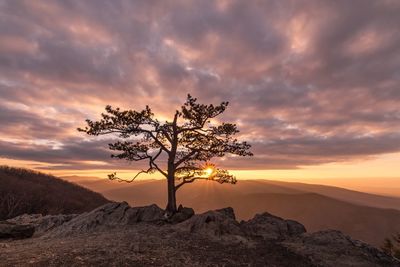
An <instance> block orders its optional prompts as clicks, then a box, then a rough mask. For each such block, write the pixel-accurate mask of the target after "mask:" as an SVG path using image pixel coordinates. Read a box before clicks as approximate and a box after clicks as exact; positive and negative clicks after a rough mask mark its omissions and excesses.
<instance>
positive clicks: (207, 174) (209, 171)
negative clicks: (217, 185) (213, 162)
mask: <svg viewBox="0 0 400 267" xmlns="http://www.w3.org/2000/svg"><path fill="white" fill-rule="evenodd" d="M204 172H205V174H206V176H207V177H210V176H211V175H212V174H213V172H214V169H213V168H211V167H207V168H206V169H205V170H204Z"/></svg>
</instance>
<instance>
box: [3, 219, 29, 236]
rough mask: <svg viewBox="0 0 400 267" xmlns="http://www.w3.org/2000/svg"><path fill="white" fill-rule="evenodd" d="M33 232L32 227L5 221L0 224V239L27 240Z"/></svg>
mask: <svg viewBox="0 0 400 267" xmlns="http://www.w3.org/2000/svg"><path fill="white" fill-rule="evenodd" d="M34 232H35V227H34V226H33V225H21V224H16V223H11V222H7V221H2V222H0V238H1V239H8V238H13V239H21V238H29V237H31V236H32V235H33V233H34Z"/></svg>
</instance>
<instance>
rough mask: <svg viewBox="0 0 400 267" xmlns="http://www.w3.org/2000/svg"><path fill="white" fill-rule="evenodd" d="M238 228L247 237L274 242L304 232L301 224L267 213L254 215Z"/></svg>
mask: <svg viewBox="0 0 400 267" xmlns="http://www.w3.org/2000/svg"><path fill="white" fill-rule="evenodd" d="M240 226H241V228H242V230H243V231H244V232H245V233H246V234H247V235H248V236H260V237H262V238H264V239H274V240H282V239H285V238H288V237H292V236H298V235H301V234H303V233H305V232H306V229H305V227H304V226H303V225H302V224H301V223H298V222H296V221H293V220H284V219H282V218H280V217H277V216H274V215H271V214H269V213H267V212H264V213H262V214H256V216H254V218H253V219H251V220H249V221H247V222H242V223H241V225H240Z"/></svg>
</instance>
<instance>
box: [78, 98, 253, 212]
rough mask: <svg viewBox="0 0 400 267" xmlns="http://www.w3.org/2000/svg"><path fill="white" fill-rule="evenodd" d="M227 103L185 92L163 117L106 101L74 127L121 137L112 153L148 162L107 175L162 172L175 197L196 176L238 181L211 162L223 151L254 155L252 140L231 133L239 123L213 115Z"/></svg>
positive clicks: (113, 146)
mask: <svg viewBox="0 0 400 267" xmlns="http://www.w3.org/2000/svg"><path fill="white" fill-rule="evenodd" d="M227 107H228V102H222V103H221V104H219V105H216V106H214V105H213V104H210V105H206V104H199V103H198V102H197V99H196V98H194V97H192V96H191V95H188V96H187V100H186V102H185V103H184V104H183V105H182V106H181V108H180V110H176V111H175V114H174V116H173V119H172V121H165V122H161V121H159V120H158V119H157V118H156V117H155V115H154V113H153V112H152V110H151V108H150V107H149V106H146V107H145V109H143V110H141V111H135V110H120V109H119V108H113V107H111V106H107V107H106V113H102V114H101V119H100V120H98V121H92V120H89V119H88V120H86V122H87V126H86V127H85V128H78V130H79V131H82V132H85V133H87V134H89V135H95V136H97V135H106V134H115V135H117V136H118V137H119V139H120V140H118V141H116V142H114V143H111V144H109V148H110V149H111V150H112V151H114V153H113V154H112V157H114V158H118V159H125V160H128V161H147V162H148V167H147V168H145V169H143V170H141V171H140V172H139V173H138V174H136V175H135V176H134V177H132V178H131V179H129V180H124V179H121V178H119V177H118V176H117V175H116V173H113V174H110V175H109V178H110V179H114V180H118V181H127V182H131V181H133V180H134V179H136V178H137V177H138V176H139V175H140V174H142V173H150V174H151V173H154V172H160V173H161V174H162V175H163V176H165V178H167V179H168V181H169V192H170V190H173V194H174V198H175V192H176V190H177V189H179V188H180V187H181V186H182V185H184V184H187V183H192V182H193V181H195V180H199V179H206V180H213V181H217V182H219V183H233V184H234V183H236V178H235V177H234V176H232V175H230V174H229V173H228V171H227V170H225V169H221V168H217V167H216V166H215V164H212V163H211V162H210V161H211V159H212V158H215V157H224V156H225V155H227V154H232V155H237V156H252V153H251V152H250V151H249V149H250V144H248V143H247V142H245V141H239V140H238V139H237V138H235V137H234V136H235V135H236V134H237V133H238V132H239V130H238V129H237V126H236V125H235V124H232V123H225V122H219V121H218V120H216V119H215V118H216V117H217V116H218V115H220V114H222V113H223V112H224V111H225V110H226V108H227ZM161 159H167V164H164V166H162V165H161V163H160V162H161ZM174 201H175V200H174ZM175 206H176V204H175Z"/></svg>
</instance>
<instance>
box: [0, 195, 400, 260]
mask: <svg viewBox="0 0 400 267" xmlns="http://www.w3.org/2000/svg"><path fill="white" fill-rule="evenodd" d="M34 229H36V231H37V232H38V233H39V234H41V233H45V234H44V235H43V237H42V238H38V239H36V240H35V241H34V242H31V241H28V242H27V243H26V244H25V245H26V248H25V247H24V248H23V249H20V250H18V247H15V248H13V245H12V243H3V244H2V243H0V248H1V247H3V248H2V249H3V250H7V251H10V252H12V253H14V254H13V255H15V259H18V258H19V256H20V253H22V252H25V251H28V252H29V251H30V250H31V249H33V247H34V246H36V245H37V244H38V243H40V244H43V243H45V244H46V243H47V242H53V244H54V245H56V246H60V247H61V248H62V249H64V251H67V252H64V253H60V256H59V257H60V259H62V260H64V256H65V254H68V253H70V252H71V250H73V249H75V246H77V247H79V249H77V250H74V251H81V250H83V251H84V250H85V249H88V247H87V246H86V239H92V238H93V240H92V243H91V245H90V246H89V247H91V246H92V247H93V248H96V249H93V251H99V250H101V251H102V252H101V253H108V252H109V251H111V252H112V253H116V251H117V252H118V251H120V249H119V248H120V245H121V244H120V243H122V244H125V249H124V250H123V251H124V254H123V256H121V257H125V256H126V255H128V256H132V255H136V256H140V255H141V253H143V252H146V249H145V248H146V247H147V248H148V251H149V253H151V256H149V257H153V256H154V253H153V251H154V249H159V251H162V252H160V253H158V254H157V255H164V254H165V255H172V254H173V255H175V254H174V253H178V252H180V251H185V253H186V254H185V255H183V254H182V255H181V256H182V258H181V259H180V260H182V262H181V263H182V264H183V262H185V264H186V265H190V264H188V262H189V263H190V262H191V263H192V264H194V265H199V264H198V263H199V262H200V263H201V262H202V261H204V259H203V257H198V258H192V261H187V259H188V258H191V257H193V256H196V255H198V253H199V251H203V252H204V255H209V250H211V251H214V250H215V251H214V252H215V253H216V255H218V256H216V258H215V260H216V261H217V260H218V261H220V260H221V259H220V257H219V255H220V254H221V253H228V254H227V255H229V257H228V256H227V257H226V259H227V261H225V263H226V264H227V265H228V266H232V265H233V266H235V264H236V263H237V262H236V261H237V260H240V259H242V257H238V258H237V259H236V260H235V261H231V259H232V257H234V256H237V255H240V256H243V255H241V254H240V253H252V254H251V256H248V257H247V258H246V260H245V261H243V262H242V263H243V264H242V265H243V266H248V265H252V264H254V265H255V266H294V265H296V266H299V267H300V266H307V267H308V266H328V267H329V266H332V267H333V266H366V267H368V266H388V267H395V266H400V262H398V261H397V260H396V259H394V258H392V257H390V256H389V255H386V254H384V253H382V252H381V251H379V250H378V249H376V248H374V247H372V246H369V245H367V244H365V243H363V242H360V241H357V240H353V239H351V238H350V237H348V236H346V235H344V234H342V233H341V232H339V231H333V230H330V231H321V232H316V233H306V229H305V228H304V226H303V225H302V224H300V223H298V222H296V221H292V220H285V219H282V218H280V217H277V216H274V215H271V214H269V213H262V214H257V215H256V216H255V217H254V218H253V219H251V220H248V221H242V222H241V223H239V222H237V221H236V219H235V213H234V211H233V209H232V208H225V209H219V210H214V211H207V212H205V213H202V214H198V215H194V211H193V210H192V209H190V208H185V207H182V206H180V207H179V208H178V212H177V213H176V214H175V215H174V216H172V217H170V218H165V217H164V210H162V209H161V208H159V207H158V206H156V205H150V206H144V207H133V208H132V207H130V206H129V205H128V204H127V203H126V202H122V203H109V204H106V205H104V206H102V207H99V208H97V209H95V210H93V211H91V212H88V213H83V214H80V215H57V216H42V215H23V216H19V217H16V218H13V219H12V220H9V221H7V222H0V238H26V237H30V236H32V234H33V231H34ZM105 229H107V231H103V230H105ZM96 231H97V232H96ZM92 232H96V234H93V235H92V234H91V233H92ZM129 232H130V233H131V234H127V233H129ZM67 236H68V238H66V239H64V237H67ZM116 236H118V238H117V240H118V242H116V243H115V244H114V246H109V247H107V244H108V243H109V242H114V241H115V239H116ZM96 238H99V240H100V241H98V240H97V239H96ZM44 240H46V241H44ZM65 240H66V241H67V242H70V245H71V247H68V248H65V247H64V245H63V242H64V241H65ZM71 240H72V241H71ZM74 240H80V241H79V242H76V243H75V242H73V241H74ZM132 240H135V241H136V243H135V244H132V242H133V241H132ZM60 241H62V242H60ZM144 241H146V242H148V244H147V245H144V244H143V243H144ZM225 241H227V242H229V243H227V242H225ZM5 242H8V241H5ZM182 242H187V243H185V245H182ZM9 244H11V245H9ZM21 244H22V246H23V245H24V244H23V243H21ZM227 244H229V246H226V245H227ZM17 245H18V244H17ZM103 246H105V247H103ZM189 246H191V247H192V250H189V251H188V250H187V248H188V247H189ZM115 247H118V249H117V250H112V249H114V248H115ZM166 247H167V248H168V249H169V253H172V254H168V253H167V254H166V253H164V252H165V248H166ZM50 248H51V247H49V249H50ZM132 248H133V249H134V251H141V253H136V254H135V253H133V254H132V253H125V251H129V250H130V249H132ZM232 248H233V250H232V251H230V250H229V249H232ZM243 251H247V252H243ZM111 252H110V253H111ZM37 253H41V251H40V250H38V251H37ZM52 253H53V254H56V253H58V252H57V250H54V251H53V252H52ZM82 253H83V252H82ZM91 253H92V254H91ZM91 253H89V254H85V253H83V254H82V257H88V258H87V260H88V261H86V263H90V264H88V265H96V264H95V262H100V260H99V261H91V257H92V256H93V255H94V254H93V253H94V252H91ZM99 253H100V252H99ZM163 253H164V254H163ZM45 254H46V253H44V254H43V255H42V256H43V259H44V260H43V262H47V261H48V260H49V259H48V258H47V257H48V256H47V254H46V255H45ZM53 254H51V253H50V254H49V255H53ZM35 255H36V254H35ZM101 255H103V254H101ZM101 255H100V256H99V257H102V256H101ZM149 255H150V254H149ZM246 255H247V254H246ZM248 255H250V254H248ZM95 256H96V257H97V256H98V255H97V254H96V255H95ZM79 257H81V256H79ZM113 257H114V256H113ZM170 258H174V259H175V257H168V259H170ZM5 259H8V258H5ZM112 259H113V258H110V262H109V263H110V265H113V263H114V262H113V261H112ZM289 259H290V260H289ZM0 260H1V253H0ZM3 260H4V259H3ZM142 260H143V258H140V260H139V261H137V262H131V263H132V265H135V264H136V265H138V264H139V263H142ZM252 260H253V261H252ZM162 262H165V260H164V261H160V263H162ZM210 262H212V261H211V260H210ZM282 262H286V264H282ZM9 263H10V265H12V264H11V263H14V261H9ZM70 263H71V265H74V263H75V262H74V261H71V262H70ZM133 263H135V264H133ZM294 263H295V264H294ZM152 264H154V262H152ZM268 264H269V265H268ZM0 265H1V264H0ZM139 265H140V264H139ZM171 265H172V266H176V264H175V265H174V264H171ZM178 265H179V264H178ZM200 265H201V264H200ZM206 266H207V265H206Z"/></svg>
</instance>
